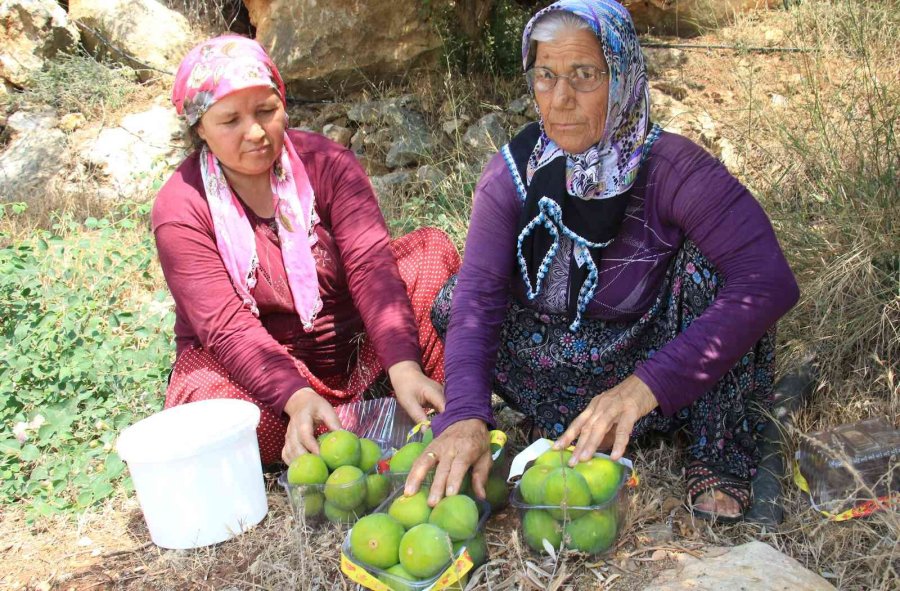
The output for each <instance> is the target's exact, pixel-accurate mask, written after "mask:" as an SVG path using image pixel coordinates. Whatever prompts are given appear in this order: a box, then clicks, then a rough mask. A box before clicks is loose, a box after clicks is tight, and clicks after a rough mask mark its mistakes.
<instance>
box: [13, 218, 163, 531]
mask: <svg viewBox="0 0 900 591" xmlns="http://www.w3.org/2000/svg"><path fill="white" fill-rule="evenodd" d="M148 207H149V206H147V205H140V206H137V205H133V204H131V205H126V206H123V207H121V208H120V209H119V211H117V212H115V213H114V214H111V215H110V216H109V217H108V218H104V219H96V218H88V219H87V220H85V221H84V222H76V221H74V220H73V219H72V218H71V217H69V216H66V217H62V218H60V219H58V221H57V222H56V223H55V224H54V225H53V228H52V230H38V231H37V232H36V233H35V235H34V236H33V237H32V238H30V239H28V240H24V241H19V242H17V243H11V244H9V245H7V246H4V247H3V248H0V360H2V361H0V503H12V502H17V501H24V500H27V502H28V504H29V505H30V506H31V507H33V510H34V511H36V512H37V513H39V514H47V513H52V512H55V511H59V510H66V509H81V508H84V507H87V506H90V505H92V504H94V503H96V502H98V501H101V500H103V499H105V498H107V497H109V496H110V495H112V494H113V493H114V491H115V490H116V489H117V488H118V485H117V483H119V482H120V481H121V480H122V479H123V472H124V464H123V462H122V460H121V459H120V458H119V457H118V456H117V455H116V454H115V452H114V450H113V447H114V444H115V438H116V436H117V434H118V433H119V431H121V429H123V428H124V427H126V426H127V425H129V424H131V423H133V422H134V421H136V420H137V419H139V418H141V417H143V416H146V415H147V414H150V413H151V412H154V411H156V410H158V409H160V408H161V406H162V400H163V396H162V391H163V390H164V388H165V384H166V377H167V373H168V371H169V367H170V363H171V354H172V345H171V340H170V338H169V337H168V335H167V334H166V331H165V327H169V326H171V324H172V320H173V313H172V311H171V305H170V304H169V303H168V302H167V298H168V293H167V292H166V291H164V290H154V286H155V285H157V284H158V280H157V278H156V277H155V276H154V273H155V268H154V266H155V261H154V259H155V256H156V254H155V249H154V247H153V244H152V239H151V236H150V233H149V232H148V231H146V229H145V225H144V222H143V221H142V218H145V217H146V215H147V213H148ZM21 214H22V206H21V205H15V206H10V205H6V206H2V207H0V218H2V217H4V216H10V215H21ZM6 242H7V237H6V236H4V235H3V234H0V244H5V243H6ZM129 486H130V483H128V482H127V481H126V482H125V488H128V487H129Z"/></svg>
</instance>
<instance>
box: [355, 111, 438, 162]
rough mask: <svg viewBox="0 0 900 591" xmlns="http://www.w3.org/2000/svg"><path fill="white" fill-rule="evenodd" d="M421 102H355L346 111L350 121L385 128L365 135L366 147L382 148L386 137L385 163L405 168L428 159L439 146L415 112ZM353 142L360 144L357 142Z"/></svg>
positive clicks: (422, 118)
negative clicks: (387, 140) (388, 138)
mask: <svg viewBox="0 0 900 591" xmlns="http://www.w3.org/2000/svg"><path fill="white" fill-rule="evenodd" d="M417 107H418V101H417V100H416V99H415V97H412V96H410V95H404V96H399V97H395V98H391V99H386V100H382V101H366V102H360V103H355V104H353V105H351V106H350V108H349V109H348V110H347V119H349V120H350V121H354V122H355V123H357V124H359V125H360V126H362V127H361V129H363V128H365V127H366V126H383V127H381V128H380V129H379V130H378V131H377V132H375V133H372V134H364V136H363V138H362V140H363V144H364V145H367V146H369V145H380V144H381V143H383V142H384V140H385V137H386V136H389V137H390V140H389V143H388V145H387V155H386V156H385V164H386V165H387V167H388V168H391V169H393V168H403V167H405V166H412V165H414V164H418V163H420V162H421V161H423V160H425V159H426V157H427V156H428V154H430V153H431V152H432V151H433V150H434V148H435V145H436V140H435V139H434V137H433V136H432V134H431V131H430V130H429V128H428V125H427V124H426V123H425V118H424V117H423V116H422V114H421V113H419V112H418V111H417V110H415V109H416V108H417ZM354 143H358V142H357V141H356V140H354Z"/></svg>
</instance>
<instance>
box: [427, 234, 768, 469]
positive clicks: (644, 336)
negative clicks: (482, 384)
mask: <svg viewBox="0 0 900 591" xmlns="http://www.w3.org/2000/svg"><path fill="white" fill-rule="evenodd" d="M455 285H456V277H455V276H454V277H452V278H451V279H450V281H448V283H447V285H445V286H444V289H443V290H442V291H441V292H440V293H439V294H438V297H437V299H436V300H435V304H434V307H433V309H432V322H433V323H434V325H435V328H436V329H437V331H438V334H440V335H441V337H442V338H443V337H444V336H445V334H446V329H447V326H448V324H449V320H450V302H451V299H452V294H453V289H454V287H455ZM721 287H722V281H721V278H720V277H719V275H718V274H717V273H716V271H715V268H714V267H713V266H712V264H711V263H710V262H709V261H708V260H707V259H706V257H704V256H703V255H702V254H701V253H700V251H699V250H698V249H697V248H696V246H694V245H693V244H692V243H690V242H686V243H685V244H684V246H683V247H682V249H681V250H680V251H679V252H678V254H677V255H676V257H675V259H674V260H673V262H672V264H671V266H670V268H669V271H668V273H667V275H666V279H665V281H664V283H663V288H662V290H661V292H660V295H659V297H658V298H657V300H656V301H655V302H654V304H653V305H652V306H651V307H650V309H649V310H648V311H647V312H646V313H645V314H644V315H643V316H642V317H641V318H640V319H638V320H637V321H636V322H632V323H615V322H605V321H602V320H598V319H590V318H586V319H584V320H583V321H582V325H581V329H580V330H579V332H577V333H573V332H571V331H570V330H569V328H568V321H567V319H566V317H565V316H564V315H552V314H546V313H543V312H540V311H536V310H533V309H531V308H526V307H524V306H522V305H521V304H519V303H518V302H517V301H516V300H515V299H514V298H510V304H509V309H508V311H507V316H506V319H505V321H504V323H503V325H502V328H501V332H500V339H499V340H500V347H499V350H498V355H497V363H496V366H495V368H494V384H493V388H494V392H496V393H497V394H499V395H500V396H501V397H502V398H503V399H504V400H506V401H507V402H508V403H509V404H510V405H511V406H512V407H513V408H515V409H516V410H518V411H520V412H522V413H524V414H525V415H526V416H528V417H530V418H531V419H532V420H533V421H534V423H535V426H536V427H538V428H539V429H540V430H542V431H543V433H544V434H545V435H546V436H547V437H549V438H551V439H554V438H556V437H558V436H559V435H561V434H562V432H563V431H565V429H566V427H567V426H568V425H569V423H570V422H571V421H572V420H574V419H575V417H577V416H578V414H579V413H581V411H582V410H584V408H585V407H586V406H587V404H588V403H589V402H590V401H591V399H592V398H593V397H594V396H596V395H598V394H600V393H602V392H603V391H605V390H608V389H610V388H612V387H613V386H615V385H617V384H618V383H620V382H621V381H622V380H624V379H625V378H626V377H628V376H629V375H631V374H632V373H634V370H635V369H636V368H637V367H638V366H639V365H640V364H641V363H642V362H643V361H645V360H646V359H649V358H651V357H652V356H653V355H654V353H655V352H656V351H658V350H659V349H660V348H662V347H664V346H665V345H666V343H668V342H669V341H671V340H672V339H674V338H675V337H677V336H678V334H679V333H681V332H682V331H684V330H686V329H687V327H689V326H690V325H691V323H692V322H693V321H694V319H696V318H697V317H698V316H699V315H700V314H702V313H703V311H704V310H705V309H706V308H707V307H708V306H709V305H710V304H711V303H712V302H713V300H714V299H715V297H716V294H717V292H718V290H719V289H720V288H721ZM774 369H775V328H774V327H772V328H771V329H769V331H768V332H767V333H766V334H765V335H764V336H763V337H762V339H760V340H759V342H757V344H756V345H755V346H754V347H753V349H752V350H750V351H748V352H747V353H746V354H745V355H744V356H743V357H742V358H741V359H740V361H739V362H738V363H737V364H736V365H735V366H734V367H733V368H732V369H731V370H730V371H729V372H728V373H727V374H725V376H723V377H722V379H721V380H719V382H718V383H716V385H715V386H714V387H713V388H711V389H710V390H709V391H708V392H706V393H705V394H704V395H703V396H701V397H700V398H698V399H697V400H695V401H694V402H693V404H691V405H690V406H688V407H685V408H683V409H681V410H680V411H679V412H678V413H676V414H675V416H672V417H666V416H664V415H663V414H662V413H660V412H659V409H656V410H654V411H653V412H651V413H650V414H648V415H647V416H645V417H643V418H642V419H641V420H640V421H639V422H638V423H637V424H636V425H635V429H634V432H633V433H632V436H633V437H639V436H641V435H644V434H646V433H649V432H651V431H663V432H669V431H672V430H674V429H677V428H680V427H685V428H686V429H687V431H688V433H689V434H690V437H691V444H690V448H689V453H690V455H691V457H692V458H693V459H696V460H699V461H701V462H703V463H704V464H705V465H706V466H708V467H711V468H714V469H716V470H719V471H722V472H725V473H727V474H731V475H733V476H736V477H738V478H742V479H749V478H750V477H751V476H752V475H753V474H754V473H755V469H756V465H757V464H758V462H759V454H758V450H757V446H756V440H755V434H756V433H757V432H759V431H760V430H761V429H762V427H763V426H764V425H765V410H766V409H768V408H770V407H771V400H772V385H773V379H774Z"/></svg>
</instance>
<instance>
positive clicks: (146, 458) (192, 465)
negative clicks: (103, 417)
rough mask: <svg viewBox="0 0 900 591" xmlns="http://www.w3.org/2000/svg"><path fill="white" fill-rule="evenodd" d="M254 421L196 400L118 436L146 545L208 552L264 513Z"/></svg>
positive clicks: (239, 403)
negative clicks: (144, 524)
mask: <svg viewBox="0 0 900 591" xmlns="http://www.w3.org/2000/svg"><path fill="white" fill-rule="evenodd" d="M259 415H260V413H259V408H257V407H256V405H254V404H252V403H250V402H246V401H243V400H226V399H222V400H203V401H201V402H193V403H190V404H183V405H180V406H176V407H173V408H169V409H166V410H164V411H162V412H160V413H157V414H155V415H152V416H150V417H147V418H146V419H144V420H142V421H139V422H137V423H135V424H134V425H132V426H130V427H128V428H127V429H125V430H124V431H123V432H122V434H121V435H120V436H119V440H118V444H117V448H118V452H119V455H120V456H121V457H122V459H123V460H125V462H127V463H128V469H129V471H130V472H131V479H132V481H133V482H134V489H135V492H136V493H137V497H138V501H139V502H140V504H141V510H142V511H143V512H144V519H145V520H146V521H147V528H148V529H149V530H150V538H151V539H152V540H153V543H155V544H156V545H157V546H161V547H163V548H172V549H184V548H198V547H200V546H208V545H210V544H216V543H218V542H223V541H225V540H227V539H229V538H232V537H234V536H236V535H238V534H240V533H242V532H243V531H245V530H246V529H248V528H250V527H252V526H254V525H256V524H257V523H259V522H260V521H262V518H263V517H265V515H266V513H267V512H268V510H269V505H268V500H267V499H266V490H265V485H264V483H263V475H262V465H261V463H260V459H259V443H258V442H257V441H256V426H257V424H259Z"/></svg>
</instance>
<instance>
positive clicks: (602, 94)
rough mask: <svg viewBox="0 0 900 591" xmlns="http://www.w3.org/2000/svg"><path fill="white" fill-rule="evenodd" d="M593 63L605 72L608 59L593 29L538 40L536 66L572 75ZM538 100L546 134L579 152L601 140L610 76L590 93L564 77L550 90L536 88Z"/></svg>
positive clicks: (555, 72)
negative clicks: (552, 38) (579, 90)
mask: <svg viewBox="0 0 900 591" xmlns="http://www.w3.org/2000/svg"><path fill="white" fill-rule="evenodd" d="M581 66H593V67H595V68H599V69H600V70H602V71H604V72H606V71H607V67H606V59H604V57H603V50H602V49H601V47H600V41H599V40H598V39H597V36H596V35H594V33H593V31H590V30H587V29H580V30H578V31H574V32H568V33H564V34H563V35H561V36H560V38H559V39H556V40H554V41H539V42H538V44H537V48H536V55H535V62H534V67H536V68H546V69H548V70H550V71H552V72H553V73H554V74H557V75H559V76H573V75H575V71H576V69H577V68H579V67H581ZM534 96H535V100H536V101H537V104H538V109H539V110H540V112H541V119H543V121H544V130H545V131H546V132H547V136H548V137H549V138H550V139H551V140H553V141H554V142H556V144H557V145H558V146H559V147H560V148H562V149H563V150H565V151H566V152H568V153H570V154H579V153H581V152H584V151H585V150H587V149H588V148H589V147H591V146H593V145H594V144H596V143H598V142H599V141H600V138H601V137H602V136H603V129H604V126H605V125H606V108H607V101H608V99H609V76H608V75H605V76H603V83H602V84H601V85H600V87H599V88H597V89H596V90H593V91H591V92H577V91H575V90H574V89H573V88H572V85H571V84H569V81H568V80H564V79H562V78H560V79H558V80H557V81H556V86H555V87H554V88H553V89H552V90H549V91H544V92H539V91H538V90H537V89H535V93H534Z"/></svg>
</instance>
